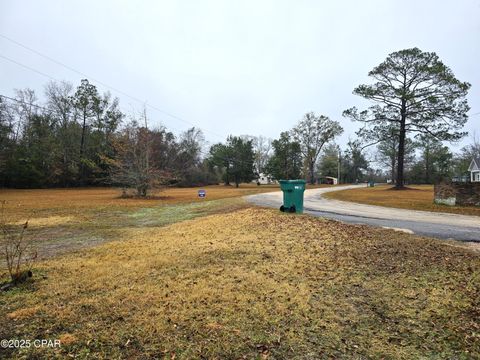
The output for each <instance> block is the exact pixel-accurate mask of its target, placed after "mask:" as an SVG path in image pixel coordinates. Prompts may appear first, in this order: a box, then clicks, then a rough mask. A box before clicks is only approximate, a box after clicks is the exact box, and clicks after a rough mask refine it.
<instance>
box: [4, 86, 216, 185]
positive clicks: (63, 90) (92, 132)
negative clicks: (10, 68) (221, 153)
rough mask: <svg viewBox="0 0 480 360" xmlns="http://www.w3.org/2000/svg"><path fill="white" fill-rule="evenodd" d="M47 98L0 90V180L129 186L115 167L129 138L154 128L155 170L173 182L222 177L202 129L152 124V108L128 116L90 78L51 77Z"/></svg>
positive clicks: (150, 132)
mask: <svg viewBox="0 0 480 360" xmlns="http://www.w3.org/2000/svg"><path fill="white" fill-rule="evenodd" d="M45 99H46V100H45V103H40V102H39V100H38V97H37V95H36V93H35V92H34V91H33V90H30V89H24V90H16V91H15V97H14V98H9V97H5V96H0V186H3V187H16V188H36V187H70V186H72V187H74V186H92V185H96V186H98V185H112V184H114V185H123V184H118V183H117V184H115V182H116V180H115V177H114V176H112V168H113V167H115V165H118V158H119V156H120V155H121V154H125V153H126V151H127V149H125V146H126V145H128V144H129V143H128V142H126V141H125V139H126V138H129V139H130V140H132V138H131V137H132V136H138V135H140V134H141V133H143V134H146V133H147V134H148V136H147V137H145V138H144V140H147V142H148V143H149V152H150V153H149V154H148V161H149V164H148V166H149V168H150V169H161V170H162V173H163V174H164V178H168V181H169V182H171V183H175V184H178V185H194V184H209V183H217V182H218V181H220V178H219V176H220V175H219V173H218V171H217V170H216V169H215V168H214V166H213V165H211V166H209V165H208V164H207V162H206V161H204V160H203V159H204V156H202V153H201V152H202V147H203V146H204V137H203V134H202V132H201V131H200V130H198V129H196V128H192V129H189V130H187V131H185V132H184V133H182V134H180V135H179V136H178V137H176V136H175V135H174V134H173V133H171V132H169V131H168V130H167V129H165V128H164V127H159V128H154V129H148V128H147V127H146V125H147V123H146V122H148V119H147V118H146V114H140V115H137V116H129V117H127V115H126V114H125V113H123V112H122V111H121V110H120V108H119V100H118V99H117V98H112V97H111V96H110V94H109V93H106V94H103V95H101V94H100V93H99V92H98V90H97V88H96V87H95V86H94V85H92V84H90V83H89V82H88V80H82V82H81V84H80V85H79V86H78V87H77V88H76V89H75V88H74V87H73V85H72V84H70V83H67V82H50V83H48V84H47V85H46V86H45ZM140 140H141V139H140ZM130 145H135V144H134V143H132V142H130ZM137 145H138V143H137ZM130 150H132V151H133V153H134V152H135V151H137V150H138V149H130Z"/></svg>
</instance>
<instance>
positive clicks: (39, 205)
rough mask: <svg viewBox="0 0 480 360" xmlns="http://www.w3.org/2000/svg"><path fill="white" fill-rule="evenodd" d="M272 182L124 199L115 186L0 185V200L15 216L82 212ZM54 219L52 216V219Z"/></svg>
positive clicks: (235, 192)
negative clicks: (23, 187) (18, 187)
mask: <svg viewBox="0 0 480 360" xmlns="http://www.w3.org/2000/svg"><path fill="white" fill-rule="evenodd" d="M199 189H205V190H206V192H207V198H206V199H200V198H199V197H198V190H199ZM279 190H280V189H279V187H278V186H275V185H262V186H257V185H255V184H241V185H240V187H239V188H235V187H234V186H223V185H212V186H205V187H201V188H168V189H166V190H164V191H161V192H156V193H154V195H155V196H156V198H153V199H140V198H132V199H123V198H121V197H120V196H121V193H122V192H121V190H120V189H115V188H69V189H33V190H18V189H0V200H6V201H7V204H6V206H7V210H8V213H9V215H10V216H11V217H12V218H14V219H16V220H23V219H24V218H25V217H44V215H46V216H47V217H53V216H64V215H65V213H67V214H69V215H70V216H71V215H80V216H81V215H82V214H83V215H85V214H86V213H87V214H88V213H92V212H96V211H100V212H101V211H113V210H118V209H139V208H144V207H155V206H161V205H171V204H178V203H190V202H202V201H205V200H218V199H225V198H232V197H238V196H243V195H250V194H257V193H261V192H269V191H279ZM51 220H52V221H53V219H51Z"/></svg>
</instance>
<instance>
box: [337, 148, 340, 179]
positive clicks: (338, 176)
mask: <svg viewBox="0 0 480 360" xmlns="http://www.w3.org/2000/svg"><path fill="white" fill-rule="evenodd" d="M337 184H340V149H338V167H337Z"/></svg>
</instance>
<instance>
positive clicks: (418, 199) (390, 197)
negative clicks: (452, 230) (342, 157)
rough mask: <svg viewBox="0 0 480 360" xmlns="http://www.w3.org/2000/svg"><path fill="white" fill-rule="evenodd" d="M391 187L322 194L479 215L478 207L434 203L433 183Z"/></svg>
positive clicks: (396, 205) (341, 198)
mask: <svg viewBox="0 0 480 360" xmlns="http://www.w3.org/2000/svg"><path fill="white" fill-rule="evenodd" d="M391 188H392V186H387V185H382V186H376V187H374V188H367V187H365V188H358V189H350V190H341V191H334V192H330V193H327V194H325V195H324V196H325V197H326V198H330V199H336V200H343V201H353V202H358V203H361V204H368V205H379V206H387V207H395V208H402V209H412V210H423V211H435V212H448V213H454V214H463V215H477V216H480V208H479V207H470V206H447V205H438V204H435V203H434V202H433V185H415V186H409V188H410V189H409V190H391Z"/></svg>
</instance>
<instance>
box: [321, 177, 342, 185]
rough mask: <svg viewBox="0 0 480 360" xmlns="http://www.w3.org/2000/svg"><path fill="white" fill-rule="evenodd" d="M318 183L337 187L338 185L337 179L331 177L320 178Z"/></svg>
mask: <svg viewBox="0 0 480 360" xmlns="http://www.w3.org/2000/svg"><path fill="white" fill-rule="evenodd" d="M320 183H321V184H329V185H337V184H338V179H337V178H336V177H333V176H322V177H321V178H320Z"/></svg>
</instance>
